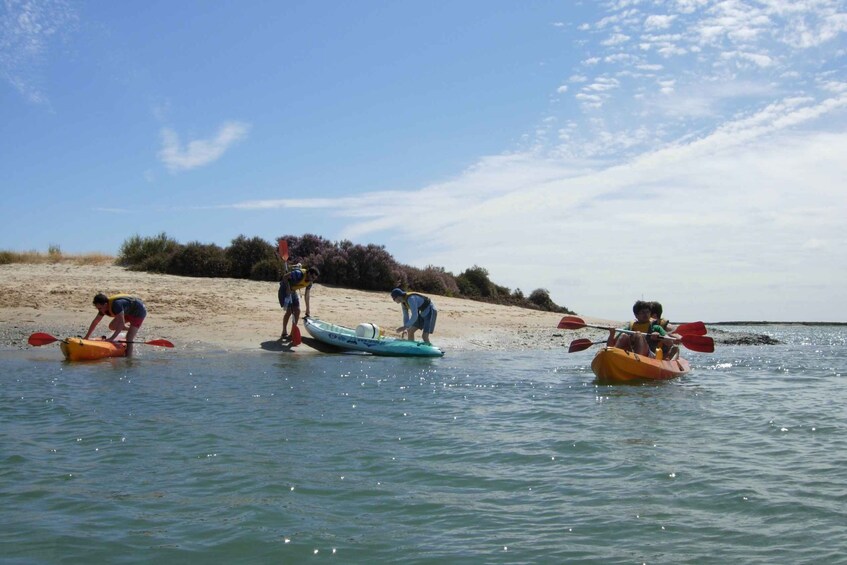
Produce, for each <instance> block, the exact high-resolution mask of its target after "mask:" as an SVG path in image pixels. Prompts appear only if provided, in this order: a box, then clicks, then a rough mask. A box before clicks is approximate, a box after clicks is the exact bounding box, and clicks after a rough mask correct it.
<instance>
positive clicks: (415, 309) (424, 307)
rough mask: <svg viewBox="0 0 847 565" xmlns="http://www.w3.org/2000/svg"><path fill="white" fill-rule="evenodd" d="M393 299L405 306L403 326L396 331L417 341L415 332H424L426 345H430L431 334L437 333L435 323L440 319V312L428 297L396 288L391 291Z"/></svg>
mask: <svg viewBox="0 0 847 565" xmlns="http://www.w3.org/2000/svg"><path fill="white" fill-rule="evenodd" d="M391 299H392V300H393V301H394V302H396V303H397V304H400V305H402V306H403V325H402V326H400V327H399V328H397V330H396V331H398V332H400V333H401V335H402V334H403V333H407V334H408V338H409V339H410V340H412V341H414V340H415V332H416V331H418V330H422V331H423V336H422V337H423V341H424V343H430V341H429V334H432V333H435V321H436V319H437V318H438V310H437V309H436V308H435V304H434V303H433V302H432V300H431V299H430V298H429V297H428V296H424V295H423V294H418V293H417V292H404V291H403V290H402V289H399V288H395V289H394V290H392V291H391Z"/></svg>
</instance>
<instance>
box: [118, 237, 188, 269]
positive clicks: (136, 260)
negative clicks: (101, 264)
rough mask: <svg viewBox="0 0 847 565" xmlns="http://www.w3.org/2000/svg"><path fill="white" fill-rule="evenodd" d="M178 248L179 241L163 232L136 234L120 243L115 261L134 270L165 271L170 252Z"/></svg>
mask: <svg viewBox="0 0 847 565" xmlns="http://www.w3.org/2000/svg"><path fill="white" fill-rule="evenodd" d="M179 248H180V244H179V242H178V241H176V240H175V239H172V238H170V237H168V235H167V234H166V233H165V232H162V233H160V234H158V235H156V236H153V237H141V236H140V235H137V234H136V235H133V236H131V237H129V238H127V239H126V240H125V241H124V242H123V244H122V245H121V248H120V250H119V251H118V260H117V263H118V265H121V266H123V267H128V268H129V269H131V270H134V271H147V272H153V273H165V272H167V270H166V269H167V265H168V262H169V260H170V256H171V254H173V253H174V252H176V251H177V250H178V249H179Z"/></svg>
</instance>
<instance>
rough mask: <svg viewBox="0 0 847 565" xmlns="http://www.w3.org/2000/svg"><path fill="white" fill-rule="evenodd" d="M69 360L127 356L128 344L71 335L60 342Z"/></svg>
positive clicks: (63, 352)
mask: <svg viewBox="0 0 847 565" xmlns="http://www.w3.org/2000/svg"><path fill="white" fill-rule="evenodd" d="M59 346H60V347H61V349H62V354H63V355H64V356H65V359H67V360H68V361H93V360H95V359H105V358H107V357H125V356H126V344H123V343H112V342H111V341H103V340H93V339H82V338H79V337H69V338H68V339H65V340H62V341H61V342H60V344H59Z"/></svg>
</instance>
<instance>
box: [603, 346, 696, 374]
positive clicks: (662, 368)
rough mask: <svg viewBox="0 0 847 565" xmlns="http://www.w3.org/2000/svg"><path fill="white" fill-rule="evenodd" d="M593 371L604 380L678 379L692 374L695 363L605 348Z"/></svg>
mask: <svg viewBox="0 0 847 565" xmlns="http://www.w3.org/2000/svg"><path fill="white" fill-rule="evenodd" d="M591 370H592V371H593V372H594V374H595V375H596V376H597V380H598V381H599V382H601V383H630V382H639V381H666V380H669V379H675V378H677V377H680V376H682V375H684V374H686V373H688V372H689V371H690V370H691V365H690V364H689V363H688V361H686V360H685V359H682V358H677V359H670V360H664V359H663V360H661V361H659V360H657V359H653V358H652V357H645V356H643V355H637V354H635V353H633V352H632V351H624V350H623V349H618V348H617V347H604V348H603V349H601V350H600V351H598V352H597V355H596V356H595V357H594V360H593V361H592V362H591Z"/></svg>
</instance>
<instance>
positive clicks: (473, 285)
mask: <svg viewBox="0 0 847 565" xmlns="http://www.w3.org/2000/svg"><path fill="white" fill-rule="evenodd" d="M456 283H457V284H458V286H459V289H460V290H461V291H462V294H464V295H465V296H479V297H482V298H488V297H490V296H493V295H496V289H495V287H494V284H493V283H492V282H491V280H490V279H489V278H488V270H487V269H484V268H482V267H479V266H477V265H474V266H473V267H471V268H470V269H467V270H466V271H465V272H464V273H462V274H460V275H459V276H458V277H456Z"/></svg>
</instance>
